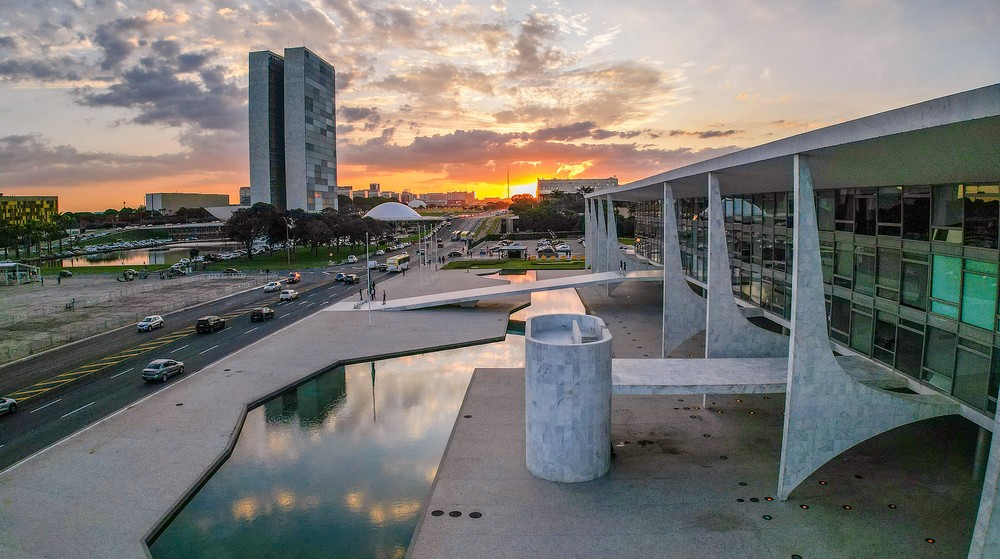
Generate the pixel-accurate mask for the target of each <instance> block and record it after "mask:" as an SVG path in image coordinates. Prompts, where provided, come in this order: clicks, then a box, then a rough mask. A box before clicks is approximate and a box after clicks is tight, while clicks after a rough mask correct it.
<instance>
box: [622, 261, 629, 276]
mask: <svg viewBox="0 0 1000 559" xmlns="http://www.w3.org/2000/svg"><path fill="white" fill-rule="evenodd" d="M627 272H628V264H626V263H625V261H624V260H622V273H623V274H625V273H627Z"/></svg>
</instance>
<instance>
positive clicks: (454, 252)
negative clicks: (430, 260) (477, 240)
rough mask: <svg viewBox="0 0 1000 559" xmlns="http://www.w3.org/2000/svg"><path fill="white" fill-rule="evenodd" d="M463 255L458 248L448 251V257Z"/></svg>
mask: <svg viewBox="0 0 1000 559" xmlns="http://www.w3.org/2000/svg"><path fill="white" fill-rule="evenodd" d="M461 256H462V253H461V252H458V251H457V250H453V251H451V252H449V253H448V258H460V257H461Z"/></svg>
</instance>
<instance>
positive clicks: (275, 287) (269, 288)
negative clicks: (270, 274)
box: [264, 281, 281, 293]
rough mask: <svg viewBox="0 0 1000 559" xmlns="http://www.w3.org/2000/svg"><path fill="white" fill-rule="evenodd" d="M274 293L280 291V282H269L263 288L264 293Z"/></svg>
mask: <svg viewBox="0 0 1000 559" xmlns="http://www.w3.org/2000/svg"><path fill="white" fill-rule="evenodd" d="M275 291H281V282H280V281H269V282H267V284H266V285H265V286H264V293H273V292H275Z"/></svg>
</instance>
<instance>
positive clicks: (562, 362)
mask: <svg viewBox="0 0 1000 559" xmlns="http://www.w3.org/2000/svg"><path fill="white" fill-rule="evenodd" d="M524 344H525V347H524V429H525V465H526V466H527V468H528V471H530V472H531V473H532V474H534V475H536V476H538V477H540V478H542V479H547V480H549V481H561V482H577V481H589V480H592V479H594V478H598V477H600V476H603V475H604V474H606V473H607V472H608V469H609V468H610V467H611V333H610V332H609V331H608V329H607V327H606V326H605V325H604V321H603V320H601V319H600V318H597V317H596V316H587V315H578V314H546V315H541V316H535V317H532V318H529V319H528V321H527V323H526V324H525V327H524Z"/></svg>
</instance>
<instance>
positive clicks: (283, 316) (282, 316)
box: [278, 314, 288, 318]
mask: <svg viewBox="0 0 1000 559" xmlns="http://www.w3.org/2000/svg"><path fill="white" fill-rule="evenodd" d="M286 316H288V315H287V314H283V315H281V316H279V317H278V318H285V317H286Z"/></svg>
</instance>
